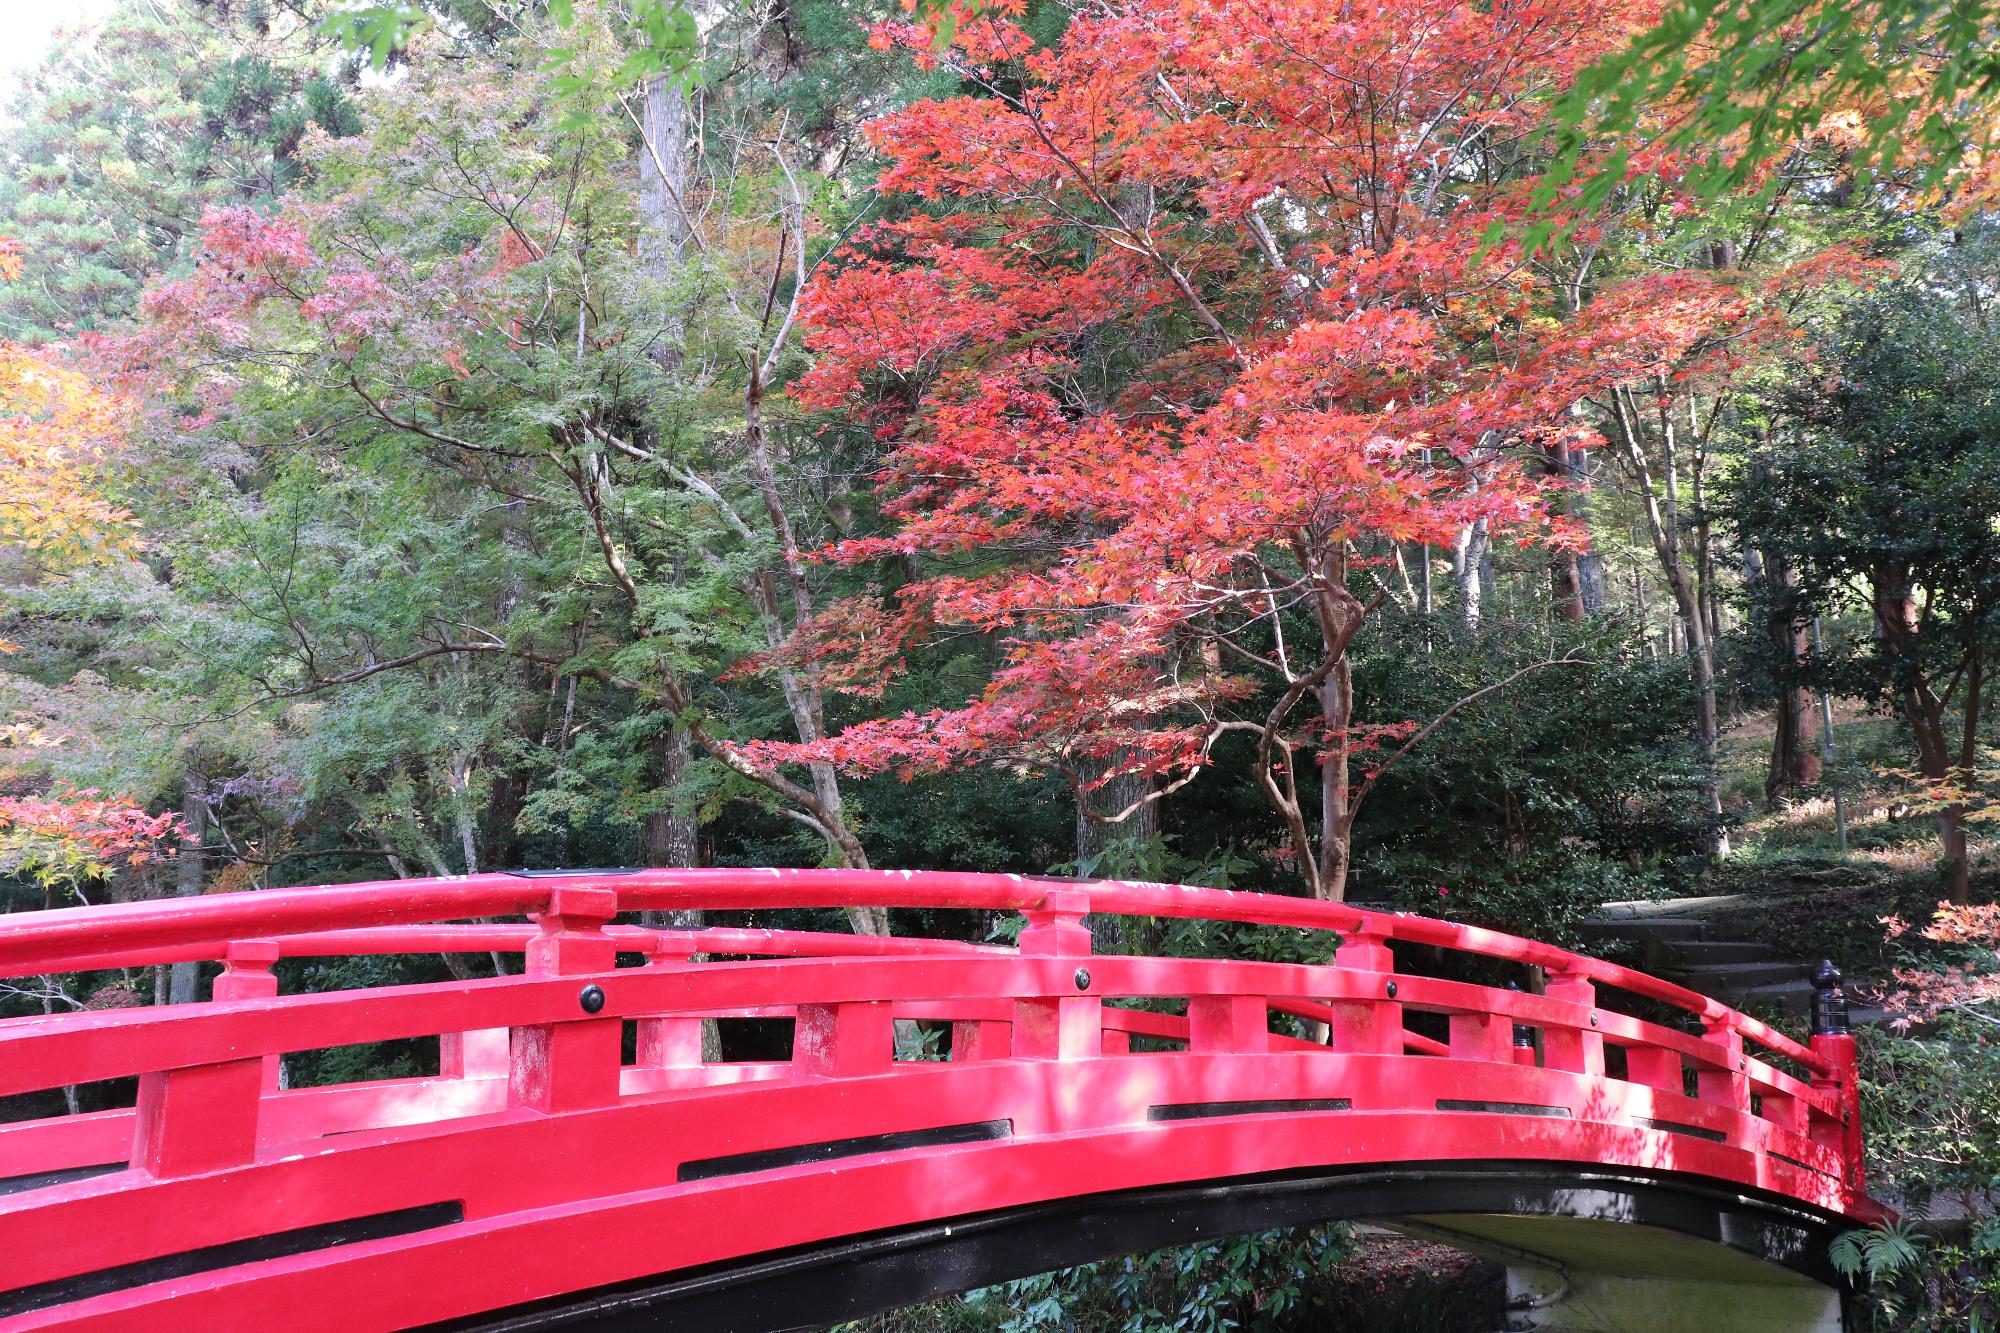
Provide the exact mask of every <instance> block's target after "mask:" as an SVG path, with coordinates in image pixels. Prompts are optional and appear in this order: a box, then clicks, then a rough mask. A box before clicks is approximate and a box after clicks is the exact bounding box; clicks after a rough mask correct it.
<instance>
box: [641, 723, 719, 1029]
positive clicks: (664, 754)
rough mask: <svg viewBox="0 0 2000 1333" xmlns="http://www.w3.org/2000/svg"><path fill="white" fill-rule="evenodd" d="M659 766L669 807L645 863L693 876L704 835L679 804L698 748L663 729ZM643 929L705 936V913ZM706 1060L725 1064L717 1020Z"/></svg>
mask: <svg viewBox="0 0 2000 1333" xmlns="http://www.w3.org/2000/svg"><path fill="white" fill-rule="evenodd" d="M653 762H654V764H655V766H656V767H655V771H656V772H657V774H658V778H659V784H660V794H661V797H662V798H663V804H662V805H661V807H660V808H659V809H658V810H655V811H653V812H652V813H651V814H649V815H647V816H646V822H645V823H644V824H643V825H642V826H641V827H640V830H639V852H640V858H641V859H642V860H643V861H644V863H645V865H646V867H647V868H648V869H649V870H691V869H693V868H694V866H695V865H696V863H697V862H698V860H699V859H700V858H699V857H698V856H697V855H696V852H697V846H696V842H695V838H696V834H697V832H698V829H697V825H696V822H695V817H694V814H693V812H691V811H683V810H682V809H681V808H680V805H681V802H680V799H679V797H680V794H681V790H680V789H681V786H682V784H683V783H685V782H686V781H687V767H688V765H689V764H691V763H693V762H694V743H693V742H692V741H691V740H689V739H688V734H687V732H685V731H683V730H682V729H681V728H680V727H678V726H672V725H669V726H666V727H664V728H662V729H661V731H660V733H659V735H657V736H655V737H654V738H653ZM639 924H641V925H643V926H650V927H652V928H653V929H654V930H699V929H701V913H700V912H699V911H695V910H682V911H673V912H641V913H640V914H639ZM701 1058H702V1059H703V1060H704V1061H707V1062H709V1063H714V1062H715V1061H718V1060H720V1059H722V1029H721V1027H720V1026H719V1025H718V1024H717V1023H716V1021H715V1020H714V1019H712V1018H704V1019H703V1020H702V1021H701Z"/></svg>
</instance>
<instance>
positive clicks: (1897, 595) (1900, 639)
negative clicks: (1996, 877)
mask: <svg viewBox="0 0 2000 1333" xmlns="http://www.w3.org/2000/svg"><path fill="white" fill-rule="evenodd" d="M1870 582H1871V584H1872V587H1871V594H1872V601H1873V604H1874V611H1875V630H1876V633H1878V634H1879V635H1881V637H1882V643H1883V646H1884V647H1885V648H1887V649H1888V651H1889V654H1890V655H1891V656H1892V657H1895V658H1897V659H1899V660H1902V661H1904V662H1906V663H1909V666H1908V668H1907V670H1906V673H1905V674H1904V677H1903V687H1902V689H1901V691H1900V693H1899V694H1898V696H1897V702H1898V704H1899V705H1900V707H1901V710H1902V713H1903V720H1904V721H1906V722H1908V723H1909V726H1910V736H1911V739H1912V740H1914V741H1915V743H1916V747H1917V771H1918V772H1919V773H1921V774H1922V775H1923V776H1924V778H1925V779H1926V780H1927V781H1929V782H1932V783H1937V784H1940V785H1948V784H1953V783H1954V782H1955V781H1957V780H1960V779H1961V778H1962V775H1963V773H1964V772H1965V771H1967V770H1969V769H1970V768H1971V766H1972V761H1973V759H1974V757H1975V756H1976V754H1977V750H1978V743H1979V731H1978V727H1979V716H1980V697H1981V694H1982V692H1983V691H1984V689H1985V681H1984V675H1985V654H1984V652H1983V650H1981V649H1980V648H1979V647H1977V646H1975V647H1974V648H1973V649H1972V650H1971V652H1970V653H1969V654H1968V656H1967V659H1966V662H1965V666H1964V670H1965V681H1964V683H1965V686H1966V696H1965V707H1964V710H1963V716H1962V718H1961V723H1962V728H1963V729H1962V731H1961V733H1960V737H1959V746H1958V755H1957V756H1956V762H1954V756H1953V754H1952V741H1951V737H1950V734H1949V732H1948V730H1947V727H1948V718H1947V715H1946V714H1947V708H1946V704H1945V701H1944V700H1943V699H1941V698H1939V697H1938V694H1937V692H1936V690H1935V689H1933V688H1932V685H1931V683H1930V680H1929V679H1928V678H1927V677H1926V676H1925V674H1924V672H1923V670H1922V668H1921V666H1919V665H1917V662H1916V656H1917V654H1916V649H1917V637H1918V635H1919V633H1920V632H1921V631H1922V618H1921V615H1920V613H1919V611H1918V609H1917V599H1916V596H1915V593H1914V591H1913V590H1912V588H1911V584H1910V571H1909V567H1908V566H1907V565H1903V564H1900V563H1894V562H1885V563H1883V564H1880V565H1877V566H1876V568H1875V570H1874V572H1873V574H1872V576H1871V578H1870ZM1965 815H1966V810H1965V807H1964V806H1963V805H1961V804H1958V803H1955V802H1954V803H1952V804H1949V805H1945V806H1941V807H1940V808H1939V809H1938V841H1939V843H1940V844H1941V846H1942V850H1943V853H1944V862H1945V879H1946V886H1947V892H1948V893H1949V894H1950V895H1951V900H1952V901H1953V902H1955V903H1963V902H1966V901H1968V900H1969V899H1970V898H1971V896H1972V862H1971V859H1970V857H1969V856H1968V854H1967V847H1966V838H1965Z"/></svg>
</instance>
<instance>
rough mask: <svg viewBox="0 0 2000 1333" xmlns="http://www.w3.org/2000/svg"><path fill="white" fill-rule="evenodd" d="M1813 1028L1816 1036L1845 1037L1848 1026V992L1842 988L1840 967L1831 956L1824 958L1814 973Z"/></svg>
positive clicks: (1848, 1029)
mask: <svg viewBox="0 0 2000 1333" xmlns="http://www.w3.org/2000/svg"><path fill="white" fill-rule="evenodd" d="M1812 984H1813V998H1812V1030H1813V1035H1814V1036H1815V1037H1844V1036H1846V1035H1847V1034H1848V1032H1849V1031H1851V1029H1850V1028H1849V1027H1848V1026H1847V992H1845V991H1843V990H1842V989H1841V988H1840V969H1839V968H1837V967H1835V966H1834V965H1833V960H1832V959H1831V958H1822V959H1821V960H1820V963H1819V966H1818V967H1815V968H1814V969H1813V974H1812Z"/></svg>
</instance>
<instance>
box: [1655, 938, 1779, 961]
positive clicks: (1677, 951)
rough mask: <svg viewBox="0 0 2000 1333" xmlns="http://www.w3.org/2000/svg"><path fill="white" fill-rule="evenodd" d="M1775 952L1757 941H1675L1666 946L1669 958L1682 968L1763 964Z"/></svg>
mask: <svg viewBox="0 0 2000 1333" xmlns="http://www.w3.org/2000/svg"><path fill="white" fill-rule="evenodd" d="M1774 952H1775V951H1774V950H1773V949H1772V948H1771V946H1770V945H1768V944H1759V943H1757V942H1756V941H1755V940H1675V941H1673V942H1671V943H1669V944H1667V945H1666V953H1667V957H1668V958H1670V959H1672V960H1673V962H1674V964H1675V965H1677V966H1681V967H1695V966H1699V965H1701V964H1704V963H1762V962H1766V961H1769V960H1770V958H1771V956H1772V954H1773V953H1774Z"/></svg>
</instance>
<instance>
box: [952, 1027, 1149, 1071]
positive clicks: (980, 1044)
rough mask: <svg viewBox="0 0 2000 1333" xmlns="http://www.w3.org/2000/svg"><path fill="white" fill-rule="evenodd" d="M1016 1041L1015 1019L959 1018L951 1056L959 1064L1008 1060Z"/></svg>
mask: <svg viewBox="0 0 2000 1333" xmlns="http://www.w3.org/2000/svg"><path fill="white" fill-rule="evenodd" d="M1106 1035H1107V1036H1108V1035H1109V1034H1108V1033H1107V1034H1106ZM1121 1035H1122V1034H1121ZM1013 1041H1014V1025H1013V1024H1012V1023H1002V1022H998V1021H996V1020H994V1019H990V1018H966V1019H959V1020H958V1021H956V1022H954V1023H953V1024H952V1025H951V1058H952V1060H953V1061H954V1062H955V1063H958V1064H964V1063H966V1062H968V1061H972V1060H1005V1059H1006V1058H1007V1057H1008V1055H1010V1054H1011V1053H1012V1047H1013Z"/></svg>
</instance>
